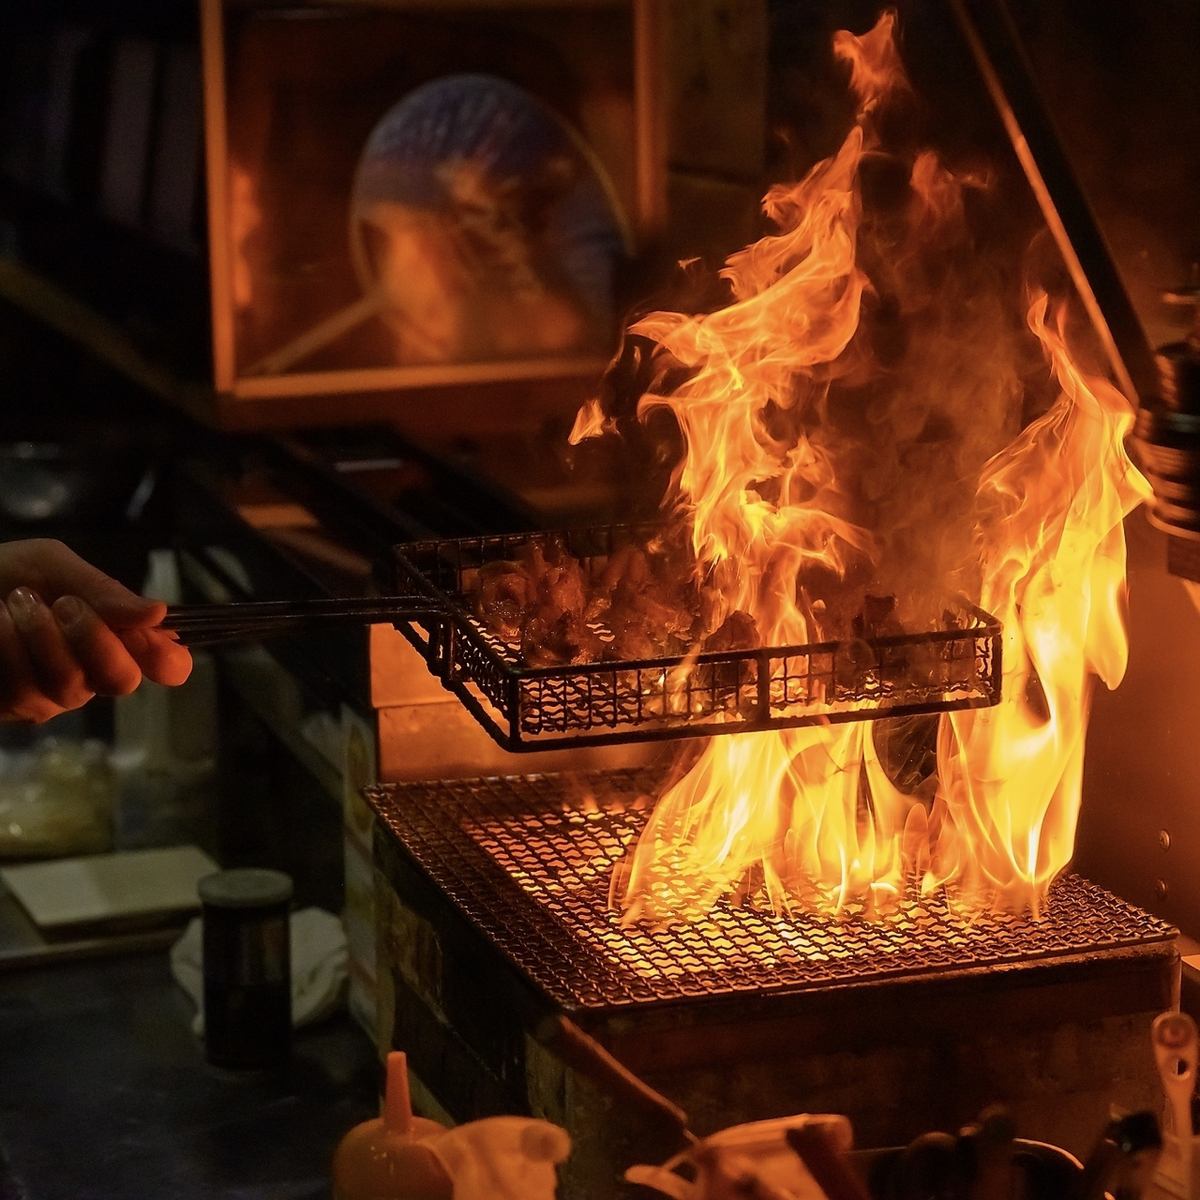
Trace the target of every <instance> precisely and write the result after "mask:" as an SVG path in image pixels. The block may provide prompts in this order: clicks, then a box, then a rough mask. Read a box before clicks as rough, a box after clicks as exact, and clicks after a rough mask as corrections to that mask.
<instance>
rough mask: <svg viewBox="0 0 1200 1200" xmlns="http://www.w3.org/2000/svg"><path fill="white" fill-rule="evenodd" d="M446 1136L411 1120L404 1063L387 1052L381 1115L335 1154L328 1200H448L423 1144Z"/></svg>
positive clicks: (446, 1185) (445, 1179) (449, 1189)
mask: <svg viewBox="0 0 1200 1200" xmlns="http://www.w3.org/2000/svg"><path fill="white" fill-rule="evenodd" d="M445 1132H446V1131H445V1129H444V1128H443V1127H442V1126H441V1125H439V1124H438V1123H437V1122H436V1121H429V1120H426V1119H425V1118H424V1117H414V1116H413V1111H412V1103H411V1101H410V1099H409V1093H408V1060H407V1058H406V1057H405V1055H404V1054H403V1052H402V1051H399V1050H394V1051H392V1053H391V1054H389V1055H388V1057H387V1084H386V1088H385V1091H384V1096H383V1111H382V1113H381V1115H380V1116H378V1117H376V1118H375V1119H374V1120H371V1121H364V1122H363V1123H362V1124H361V1125H355V1127H354V1128H353V1129H351V1130H350V1132H349V1133H348V1134H346V1136H345V1137H344V1138H342V1141H341V1144H340V1145H339V1146H338V1148H337V1151H336V1152H335V1153H334V1156H333V1200H452V1197H453V1194H454V1189H453V1184H452V1183H451V1182H450V1177H449V1175H447V1174H446V1171H445V1170H444V1168H443V1167H442V1165H441V1163H440V1162H439V1161H438V1159H437V1157H436V1156H435V1155H434V1154H433V1152H432V1151H431V1150H430V1149H429V1148H428V1146H427V1145H426V1144H425V1143H426V1142H427V1141H428V1140H429V1139H430V1138H432V1137H436V1136H438V1135H440V1134H444V1133H445Z"/></svg>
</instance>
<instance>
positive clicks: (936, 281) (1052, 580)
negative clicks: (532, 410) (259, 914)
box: [573, 14, 1148, 922]
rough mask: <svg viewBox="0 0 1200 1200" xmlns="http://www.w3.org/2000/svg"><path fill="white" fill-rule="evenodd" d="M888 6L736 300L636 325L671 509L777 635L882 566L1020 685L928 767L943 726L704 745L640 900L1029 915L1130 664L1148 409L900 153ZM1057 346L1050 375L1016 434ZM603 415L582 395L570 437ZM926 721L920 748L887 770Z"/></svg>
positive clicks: (827, 609)
mask: <svg viewBox="0 0 1200 1200" xmlns="http://www.w3.org/2000/svg"><path fill="white" fill-rule="evenodd" d="M893 26H894V17H893V16H892V15H891V14H885V15H884V16H883V17H882V18H881V19H880V21H879V22H878V24H877V25H876V27H875V28H874V29H873V30H872V31H871V32H870V33H869V34H867V35H865V36H863V37H861V38H858V37H854V36H853V35H851V34H849V33H844V32H843V33H840V34H838V35H837V37H836V38H835V40H834V49H835V52H836V53H837V54H838V56H839V57H841V58H842V59H844V60H846V61H847V62H848V63H849V65H850V68H851V70H850V75H851V86H852V87H853V89H854V91H855V94H856V96H857V99H858V116H857V118H856V122H855V125H854V127H853V128H852V129H851V131H850V133H849V135H848V136H847V137H846V139H845V141H844V142H843V144H842V146H841V148H840V149H839V150H838V151H837V153H836V154H834V155H833V156H832V157H830V158H828V159H826V160H824V161H822V162H820V163H818V164H817V165H816V166H815V167H813V168H812V170H811V171H810V172H809V173H808V175H807V176H806V177H805V178H804V179H803V180H802V181H801V182H800V183H798V184H795V185H792V186H787V187H775V188H773V189H772V190H771V191H770V193H769V194H768V195H767V197H766V199H765V210H766V213H767V215H768V216H769V217H770V218H771V219H772V221H773V222H774V223H775V225H776V226H777V227H778V229H779V232H778V233H777V234H775V235H772V236H769V237H766V238H764V239H762V240H761V241H759V242H757V243H755V244H754V245H752V246H750V247H748V248H747V249H745V250H742V251H741V252H739V253H737V254H735V255H733V256H732V257H731V258H730V259H729V260H728V262H727V263H726V266H725V269H724V271H723V277H724V279H725V280H726V281H727V282H728V285H729V289H730V292H731V294H732V302H731V303H730V304H729V305H728V306H727V307H725V308H723V309H721V310H719V311H717V312H714V313H711V314H705V315H701V316H687V315H683V314H678V313H655V314H653V315H651V316H649V317H646V318H644V319H643V320H641V321H639V322H638V323H637V325H635V326H634V329H633V331H634V332H635V333H638V334H641V335H643V336H645V337H648V338H650V339H652V340H653V341H654V342H655V343H656V344H657V346H658V352H657V353H658V360H657V362H656V365H657V366H658V367H659V368H660V369H659V372H658V375H657V379H658V383H657V384H656V385H655V387H654V388H652V390H651V393H650V394H648V395H646V396H645V397H644V398H643V400H642V404H641V411H642V412H643V413H645V412H646V411H648V410H650V409H652V408H654V407H666V408H668V409H669V410H670V412H671V413H672V414H673V415H674V417H675V419H676V421H677V422H678V424H679V428H680V430H681V432H682V434H683V440H684V454H683V457H682V459H681V461H680V464H679V466H678V468H677V471H676V474H675V477H674V480H673V486H672V490H671V495H670V497H669V503H670V506H671V507H672V509H673V510H674V511H675V512H676V513H677V514H678V516H679V518H680V519H681V520H684V521H686V522H687V525H688V527H689V528H690V531H691V536H692V542H693V547H694V550H695V554H696V558H697V561H698V563H699V564H700V567H699V569H700V570H701V571H703V572H704V574H705V577H706V582H707V583H709V584H711V585H713V586H715V587H716V589H717V590H718V591H719V593H720V595H721V597H722V598H723V600H724V602H725V604H726V605H727V607H728V611H734V610H737V609H741V610H744V611H745V612H748V613H750V614H752V615H753V616H754V618H755V620H756V622H757V625H758V628H759V630H760V631H761V634H762V637H763V639H764V642H766V643H768V644H786V643H801V642H805V641H809V640H815V639H818V638H820V637H822V636H827V631H828V629H830V628H831V627H833V626H834V625H835V624H836V623H837V620H842V619H844V616H845V613H846V612H855V611H858V608H859V606H860V605H861V603H862V600H863V596H864V594H865V591H866V589H867V585H868V583H870V584H871V587H872V588H873V589H874V590H875V591H876V592H879V591H880V590H881V589H880V586H879V585H880V584H881V583H882V585H883V587H882V591H883V592H886V593H887V594H894V595H895V596H896V597H897V599H898V601H899V610H900V612H901V613H902V614H903V616H904V619H905V620H906V621H908V622H909V623H911V624H914V625H915V626H917V627H920V625H921V624H922V623H924V624H930V623H932V622H931V620H930V618H931V615H932V614H933V613H934V612H936V611H938V606H939V605H940V604H941V602H942V599H943V598H944V596H945V595H946V594H947V592H948V591H950V590H961V591H965V592H967V593H968V594H970V595H971V596H972V598H974V599H976V600H977V601H978V602H979V604H980V605H981V606H982V607H984V608H985V609H987V610H988V611H989V612H992V613H994V614H995V615H996V616H997V617H999V618H1000V619H1001V621H1002V622H1003V623H1004V628H1005V639H1004V654H1005V675H1004V699H1003V701H1002V702H1001V704H1000V705H999V706H998V707H996V708H994V709H987V710H978V711H970V712H964V713H955V714H949V715H946V716H943V717H942V718H941V722H940V727H939V729H938V732H937V737H936V770H934V769H933V754H932V741H933V738H932V733H933V731H932V728H922V727H920V726H916V727H914V726H913V724H912V723H911V722H910V723H909V724H908V725H904V724H902V723H897V722H884V723H880V724H879V725H877V726H873V725H871V724H857V725H846V726H839V727H818V728H806V729H798V730H790V731H785V732H782V733H768V734H746V735H740V736H730V737H723V738H717V739H714V740H713V741H712V742H711V743H710V744H709V745H708V746H707V747H706V748H705V749H704V750H703V752H702V753H701V754H700V756H699V758H698V759H696V760H695V761H694V762H692V763H691V765H690V767H689V769H687V770H686V771H685V772H683V773H682V774H681V777H680V778H678V779H677V780H676V782H675V783H674V784H673V785H672V786H671V787H669V788H668V789H667V791H666V792H665V794H664V795H663V796H662V797H661V799H660V800H659V802H658V804H657V806H656V807H655V809H654V812H653V813H652V815H651V817H650V820H649V822H648V824H647V826H646V829H645V831H644V833H643V834H642V836H641V838H640V839H639V841H638V844H637V846H636V848H635V850H634V851H633V853H632V855H631V857H630V858H629V859H628V860H627V861H626V862H625V863H623V864H622V866H621V869H620V870H619V871H618V873H617V874H616V875H615V876H614V880H613V897H614V900H615V902H617V903H618V904H620V905H621V906H622V907H623V909H624V913H625V917H626V919H627V920H639V919H645V920H650V921H653V922H663V921H668V920H671V919H675V918H678V917H697V916H699V915H701V914H703V913H705V912H707V911H709V910H710V909H711V908H712V906H713V905H714V904H715V903H716V902H717V901H718V900H720V899H722V898H723V897H728V896H734V897H758V898H760V901H762V902H765V903H766V904H768V905H769V906H770V907H771V908H772V909H774V910H775V911H777V912H786V911H789V910H796V909H804V910H810V911H818V912H844V911H847V910H849V909H852V910H853V911H855V912H866V913H868V914H870V913H878V912H885V911H887V910H889V909H894V908H895V907H896V903H897V900H898V899H899V898H900V897H901V896H902V895H903V894H904V893H905V892H906V891H910V890H911V889H913V888H920V889H921V890H922V891H924V892H930V891H932V890H934V889H938V888H942V887H945V888H946V889H947V890H948V892H949V893H950V895H951V897H952V898H953V899H954V901H955V902H961V903H964V904H967V905H969V906H971V907H993V908H1012V909H1022V908H1026V907H1032V908H1033V909H1034V910H1035V911H1036V910H1037V909H1038V907H1039V905H1040V904H1041V903H1042V901H1043V900H1044V898H1045V896H1046V894H1047V892H1048V889H1049V885H1050V883H1051V882H1052V880H1053V879H1054V878H1055V876H1056V875H1057V874H1058V873H1059V872H1061V871H1062V869H1063V868H1064V867H1065V866H1066V864H1067V862H1068V860H1069V858H1070V856H1071V853H1072V846H1073V841H1074V833H1075V823H1076V817H1077V814H1078V809H1079V803H1080V782H1081V775H1082V762H1083V744H1084V734H1085V729H1086V723H1087V714H1088V702H1089V695H1090V688H1091V682H1092V678H1093V676H1095V675H1099V676H1100V678H1102V679H1103V680H1104V682H1105V683H1106V684H1107V685H1108V686H1109V687H1113V686H1115V685H1116V684H1117V683H1118V682H1119V680H1120V678H1121V676H1122V674H1123V673H1124V669H1125V660H1126V646H1127V643H1126V636H1125V631H1124V626H1123V623H1122V612H1121V609H1122V596H1123V589H1124V578H1125V544H1124V534H1123V529H1122V520H1123V518H1124V517H1125V516H1126V515H1127V514H1128V513H1129V512H1130V511H1131V510H1132V509H1133V508H1134V507H1135V506H1136V505H1137V504H1138V503H1139V502H1140V501H1141V500H1143V499H1144V498H1145V497H1146V495H1147V494H1148V488H1147V487H1146V485H1145V482H1144V481H1143V480H1142V478H1141V476H1140V475H1139V474H1138V473H1137V471H1136V470H1135V469H1134V467H1133V466H1132V464H1131V463H1130V461H1129V459H1128V457H1127V456H1126V454H1125V450H1124V445H1123V440H1124V437H1125V435H1126V434H1127V432H1128V431H1129V429H1130V427H1131V424H1132V414H1131V410H1130V406H1129V404H1128V403H1127V402H1126V400H1125V399H1124V397H1122V396H1121V395H1120V394H1119V393H1118V392H1117V391H1115V390H1114V389H1113V388H1112V387H1111V386H1109V385H1108V384H1107V383H1105V382H1104V381H1103V380H1100V379H1096V378H1092V377H1090V376H1088V375H1085V374H1084V373H1083V372H1082V371H1081V370H1080V369H1079V367H1077V366H1076V365H1075V363H1074V362H1073V361H1072V359H1071V356H1070V354H1069V352H1068V349H1067V346H1066V344H1065V341H1064V337H1063V334H1062V332H1061V324H1062V320H1061V314H1056V315H1054V316H1051V313H1050V305H1049V301H1048V299H1047V297H1046V296H1045V294H1039V295H1038V296H1037V297H1036V298H1035V299H1034V300H1033V302H1032V304H1031V306H1030V308H1029V312H1028V327H1029V329H1031V330H1032V332H1033V334H1034V335H1035V336H1036V341H1034V340H1032V339H1030V338H1029V334H1028V331H1027V330H1023V329H1022V328H1021V326H1020V323H1019V321H1017V320H1016V319H1015V318H1016V316H1017V313H1016V312H1015V311H1014V309H1013V305H1012V301H1011V298H1010V297H1009V296H1008V295H1007V294H1006V290H1005V288H1004V287H1003V286H1002V284H1001V283H1000V282H999V281H998V277H997V270H996V264H995V263H994V262H988V261H987V259H986V258H985V256H984V255H982V254H981V253H979V252H978V250H977V248H976V247H975V246H974V244H973V242H972V238H971V235H970V231H969V223H968V221H967V219H966V208H967V199H968V191H969V189H973V188H978V187H980V186H981V183H980V181H979V180H978V179H975V178H973V177H968V176H962V175H955V174H953V173H952V172H951V171H949V170H948V169H947V168H946V167H945V166H943V165H942V163H941V162H940V161H939V160H938V158H937V156H936V155H934V154H933V153H932V152H930V151H927V150H925V151H920V152H919V153H912V154H909V155H908V156H907V157H902V156H896V155H891V154H885V153H884V152H883V150H882V148H881V146H880V142H879V136H878V131H877V128H876V125H877V122H878V117H879V114H880V112H881V111H882V110H883V109H884V108H885V107H886V106H887V105H888V104H891V103H894V102H898V103H905V102H906V96H907V94H908V85H907V82H906V80H905V78H904V75H903V71H902V68H901V66H900V62H899V57H898V54H897V51H896V46H895V41H894V36H893V35H894V28H893ZM864 184H867V185H869V186H870V191H871V203H866V202H865V201H864ZM880 197H882V199H880ZM1039 345H1040V349H1041V351H1042V352H1043V353H1044V355H1045V356H1047V357H1048V358H1049V360H1050V363H1051V367H1052V372H1053V377H1054V379H1055V381H1056V382H1057V385H1058V387H1059V388H1060V389H1061V391H1060V392H1059V394H1058V396H1057V399H1053V400H1052V401H1051V402H1050V403H1049V406H1048V407H1045V406H1044V405H1043V408H1044V411H1043V413H1042V415H1041V416H1039V417H1037V418H1036V419H1034V420H1033V421H1032V422H1031V423H1029V424H1028V425H1027V426H1026V428H1024V430H1021V429H1020V424H1021V422H1020V414H1021V411H1022V406H1023V404H1025V405H1026V406H1027V407H1028V406H1029V398H1028V397H1026V395H1025V392H1026V389H1025V387H1024V385H1023V383H1022V376H1023V375H1027V374H1028V371H1027V369H1026V364H1025V362H1024V359H1025V358H1026V357H1028V355H1029V353H1030V349H1031V347H1036V346H1039ZM680 367H683V368H686V372H685V374H686V376H687V378H686V382H684V383H683V384H682V385H679V386H668V385H667V383H666V380H667V378H668V377H670V378H671V379H672V381H675V380H677V379H678V377H679V375H680ZM610 427H611V421H609V420H608V418H607V417H606V415H605V414H604V413H603V412H602V411H601V410H600V407H599V405H593V406H591V407H590V408H589V409H587V410H585V411H584V412H582V413H581V414H580V417H579V419H578V421H577V423H576V428H575V431H574V433H573V437H574V438H575V439H576V440H577V439H578V438H580V437H584V436H595V435H597V434H600V433H603V432H605V431H606V430H607V429H608V428H610ZM925 735H928V736H925ZM923 737H924V740H925V741H927V742H929V743H930V753H929V759H930V763H929V769H927V770H925V771H924V772H923V773H922V772H921V771H915V772H912V771H910V772H908V773H907V774H906V773H905V772H904V771H900V770H897V768H896V759H897V755H898V754H899V753H900V751H898V750H897V747H899V748H900V749H901V750H904V749H905V748H907V750H908V751H911V750H912V749H913V748H914V747H919V746H920V745H921V743H922V739H923ZM901 756H902V755H901ZM681 883H682V885H683V886H681Z"/></svg>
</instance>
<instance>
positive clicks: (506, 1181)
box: [422, 1117, 571, 1200]
mask: <svg viewBox="0 0 1200 1200" xmlns="http://www.w3.org/2000/svg"><path fill="white" fill-rule="evenodd" d="M422 1145H424V1146H425V1147H426V1149H428V1150H429V1151H430V1152H431V1153H432V1154H433V1155H434V1157H435V1158H436V1159H437V1160H438V1162H440V1163H441V1164H442V1166H443V1167H444V1168H445V1170H446V1174H447V1175H449V1176H450V1180H451V1182H452V1183H453V1185H454V1200H554V1195H555V1187H556V1184H557V1178H556V1173H555V1167H557V1165H558V1164H559V1163H560V1162H562V1161H563V1159H565V1158H566V1157H567V1155H568V1154H570V1152H571V1139H570V1138H569V1137H568V1136H567V1134H566V1132H565V1131H564V1130H562V1129H559V1127H558V1126H557V1125H551V1124H550V1122H549V1121H538V1120H534V1119H531V1118H529V1117H485V1118H484V1119H483V1120H482V1121H472V1122H471V1123H470V1124H469V1125H459V1126H456V1127H455V1128H454V1129H447V1130H446V1132H445V1133H435V1134H433V1135H432V1136H431V1137H430V1138H428V1139H427V1140H426V1141H424V1142H423V1143H422Z"/></svg>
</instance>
